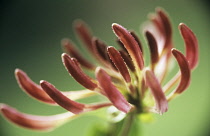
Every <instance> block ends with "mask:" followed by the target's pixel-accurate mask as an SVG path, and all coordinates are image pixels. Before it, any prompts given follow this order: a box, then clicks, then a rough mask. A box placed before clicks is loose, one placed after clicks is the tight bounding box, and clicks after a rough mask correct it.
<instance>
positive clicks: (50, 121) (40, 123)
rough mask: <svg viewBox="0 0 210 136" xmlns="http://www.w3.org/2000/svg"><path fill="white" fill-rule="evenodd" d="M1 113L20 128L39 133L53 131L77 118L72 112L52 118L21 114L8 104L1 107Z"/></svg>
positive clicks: (52, 116)
mask: <svg viewBox="0 0 210 136" xmlns="http://www.w3.org/2000/svg"><path fill="white" fill-rule="evenodd" d="M0 112H1V113H2V115H3V116H4V117H5V118H6V119H7V120H9V121H10V122H12V123H14V124H16V125H18V126H21V127H24V128H27V129H32V130H39V131H49V130H52V129H54V128H55V127H58V126H60V125H62V124H64V123H65V122H67V121H68V120H70V119H72V118H74V117H76V115H75V114H73V113H70V112H67V113H63V114H57V115H51V116H37V115H30V114H25V113H21V112H19V111H18V110H16V109H14V108H12V107H10V106H8V105H6V104H1V105H0Z"/></svg>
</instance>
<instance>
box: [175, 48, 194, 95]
mask: <svg viewBox="0 0 210 136" xmlns="http://www.w3.org/2000/svg"><path fill="white" fill-rule="evenodd" d="M172 53H173V55H174V57H175V58H176V60H177V62H178V64H179V67H180V71H181V80H180V83H179V85H178V87H177V88H176V90H175V93H177V94H180V93H182V92H183V91H184V90H185V89H186V88H187V87H188V86H189V84H190V75H191V73H190V67H189V64H188V61H187V59H186V58H185V56H184V55H183V54H182V53H181V52H179V51H178V50H176V49H172Z"/></svg>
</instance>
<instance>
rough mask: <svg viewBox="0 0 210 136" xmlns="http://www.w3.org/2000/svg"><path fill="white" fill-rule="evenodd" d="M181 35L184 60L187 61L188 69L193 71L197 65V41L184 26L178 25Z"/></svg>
mask: <svg viewBox="0 0 210 136" xmlns="http://www.w3.org/2000/svg"><path fill="white" fill-rule="evenodd" d="M179 29H180V32H181V35H182V37H183V39H184V42H185V48H186V58H187V60H188V61H189V65H190V69H194V68H195V67H196V66H197V64H198V56H199V51H198V41H197V38H196V36H195V34H194V33H193V32H192V30H190V28H189V27H187V26H186V25H185V24H183V23H181V24H180V25H179Z"/></svg>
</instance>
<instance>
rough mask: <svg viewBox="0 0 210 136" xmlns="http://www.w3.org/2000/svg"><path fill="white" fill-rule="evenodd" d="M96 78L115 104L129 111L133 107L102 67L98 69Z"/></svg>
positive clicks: (118, 107)
mask: <svg viewBox="0 0 210 136" xmlns="http://www.w3.org/2000/svg"><path fill="white" fill-rule="evenodd" d="M96 78H97V80H98V82H99V84H100V87H101V88H102V90H103V92H104V93H105V95H106V96H107V97H108V99H109V100H110V101H111V102H112V103H113V105H114V106H115V107H116V108H117V109H119V110H121V111H123V112H125V113H127V112H129V111H130V109H131V105H130V104H129V103H128V102H127V100H126V99H125V98H124V96H123V95H122V94H121V93H120V92H119V91H118V90H117V88H116V87H115V86H114V85H113V84H112V82H111V78H110V76H109V75H108V74H107V73H106V72H105V71H104V70H103V69H101V68H97V69H96Z"/></svg>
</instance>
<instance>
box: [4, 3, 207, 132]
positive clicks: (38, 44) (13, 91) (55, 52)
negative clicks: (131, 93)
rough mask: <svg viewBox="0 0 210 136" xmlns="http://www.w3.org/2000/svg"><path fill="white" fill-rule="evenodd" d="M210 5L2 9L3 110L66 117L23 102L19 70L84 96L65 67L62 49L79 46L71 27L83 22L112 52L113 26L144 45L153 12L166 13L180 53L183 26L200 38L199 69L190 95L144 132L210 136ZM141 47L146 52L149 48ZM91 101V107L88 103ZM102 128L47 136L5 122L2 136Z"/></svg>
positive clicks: (86, 124)
mask: <svg viewBox="0 0 210 136" xmlns="http://www.w3.org/2000/svg"><path fill="white" fill-rule="evenodd" d="M208 4H209V3H208V1H202V0H130V1H128V0H103V1H102V0H92V1H88V0H59V1H58V0H57V1H56V0H42V1H41V0H34V1H33V0H29V1H27V0H18V1H15V0H13V1H11V0H10V1H6V0H5V1H1V3H0V7H1V10H0V102H2V103H7V104H9V105H11V106H13V107H16V108H17V109H18V110H20V111H22V112H25V113H30V114H37V115H52V114H56V113H61V112H64V111H65V110H63V109H62V108H59V107H51V106H48V105H45V104H42V103H40V102H37V101H36V100H34V99H31V98H30V97H28V96H27V95H26V94H24V93H23V92H22V91H21V89H20V88H19V87H18V85H17V83H16V80H15V77H14V70H15V68H20V69H22V70H24V71H25V72H27V74H28V75H29V76H30V77H31V78H32V79H33V80H34V81H35V82H37V83H38V82H39V81H40V80H42V79H44V80H47V81H49V82H51V83H52V84H54V85H55V86H56V87H57V88H58V89H60V90H64V91H65V90H78V89H82V87H81V86H80V85H78V84H77V83H76V81H74V80H73V79H72V78H71V77H70V76H69V75H68V73H67V71H66V70H65V68H64V67H63V64H62V62H61V58H60V55H61V53H62V49H61V46H60V41H61V39H62V38H65V37H69V38H71V39H72V40H73V41H75V43H77V45H81V42H78V41H77V38H76V37H75V35H74V31H73V30H72V22H73V21H74V20H75V19H78V18H79V19H82V20H84V21H86V22H87V23H88V24H89V26H91V28H92V30H93V32H94V35H96V36H98V37H100V38H101V39H102V40H104V41H106V42H107V43H108V44H109V45H116V44H115V39H116V37H115V35H114V34H113V32H112V30H111V24H112V23H114V22H116V23H119V24H121V25H123V26H125V27H126V28H128V29H133V30H135V31H136V32H137V33H138V35H139V36H140V39H141V40H142V42H144V43H145V38H144V37H143V35H142V32H140V31H139V30H140V24H142V23H143V22H144V21H146V20H147V15H148V13H150V12H154V10H155V8H156V7H158V6H159V7H163V8H164V9H165V10H166V11H167V12H168V14H169V15H170V18H171V20H172V23H173V30H174V33H173V38H174V43H175V46H176V48H178V49H180V50H182V51H183V50H184V46H183V41H182V38H181V36H180V34H179V31H178V29H177V26H178V24H179V23H180V22H184V23H186V24H187V25H188V26H189V27H190V28H191V29H192V30H193V31H194V33H195V34H196V35H197V38H198V40H199V44H200V47H199V48H200V62H199V66H198V67H197V69H196V70H195V71H194V72H193V74H192V81H191V85H190V87H189V88H188V89H187V91H186V92H185V93H184V94H183V95H181V96H180V97H179V98H177V99H176V100H173V101H171V102H170V104H169V111H168V112H167V113H166V114H164V115H162V116H160V115H155V118H156V121H155V122H153V123H145V124H142V126H141V127H142V128H141V129H142V130H143V134H144V136H208V135H209V126H210V117H209V116H210V106H209V104H210V100H209V96H210V87H209V83H210V78H209V76H210V72H209V71H210V70H209V66H210V65H209V64H210V61H209V58H210V54H209V52H210V46H209V44H210V38H209V36H210V29H209V24H210V23H209V21H210V15H209V13H210V12H209V11H208V8H209V7H208ZM144 47H146V48H147V46H146V45H145V44H144ZM90 101H92V100H90ZM102 122H103V120H101V119H99V118H96V117H94V116H90V115H86V116H82V117H80V118H78V119H75V120H73V121H71V122H69V123H67V124H65V125H63V126H61V127H59V128H57V129H56V130H54V131H52V132H49V133H43V132H42V133H40V132H34V131H29V130H25V129H22V128H19V127H16V126H14V125H11V124H10V123H8V122H6V121H5V119H3V118H2V117H0V135H1V136H37V135H39V136H58V135H59V136H86V135H87V133H88V132H89V129H91V128H92V126H93V125H96V124H100V123H102Z"/></svg>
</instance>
